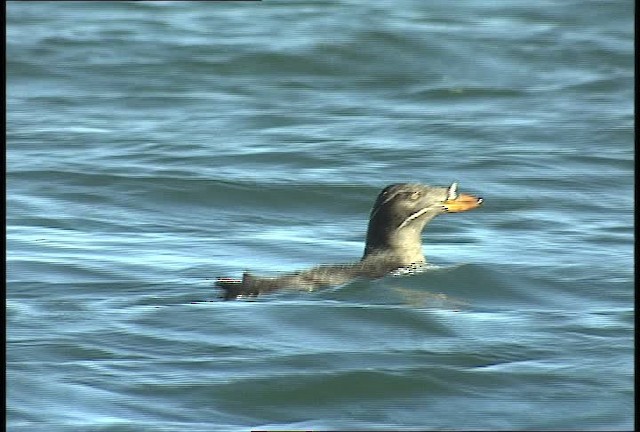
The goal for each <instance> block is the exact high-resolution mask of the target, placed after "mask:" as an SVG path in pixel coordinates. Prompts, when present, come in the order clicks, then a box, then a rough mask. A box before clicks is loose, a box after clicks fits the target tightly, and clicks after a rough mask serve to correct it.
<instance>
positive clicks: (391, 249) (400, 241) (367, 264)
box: [216, 183, 483, 300]
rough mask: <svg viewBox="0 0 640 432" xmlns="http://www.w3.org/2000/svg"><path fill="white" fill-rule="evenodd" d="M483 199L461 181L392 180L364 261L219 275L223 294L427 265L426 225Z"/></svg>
mask: <svg viewBox="0 0 640 432" xmlns="http://www.w3.org/2000/svg"><path fill="white" fill-rule="evenodd" d="M482 201H483V199H482V198H478V197H475V196H472V195H468V194H464V193H458V184H457V183H453V184H452V185H451V186H449V187H448V188H447V187H434V186H427V185H423V184H417V183H402V184H392V185H389V186H387V187H386V188H384V189H383V190H382V192H380V194H379V195H378V198H377V199H376V202H375V204H374V205H373V209H372V210H371V215H370V217H369V228H368V230H367V243H366V245H365V248H364V255H363V256H362V258H361V259H360V261H358V262H356V263H353V264H342V265H321V266H317V267H313V268H311V269H309V270H303V271H298V272H294V273H289V274H285V275H282V276H278V277H256V276H253V275H251V274H249V273H247V272H245V273H244V275H243V277H242V279H234V278H218V279H217V282H216V284H217V286H218V287H219V288H221V289H223V290H224V294H223V296H222V297H223V298H224V299H225V300H231V299H235V298H238V297H244V296H257V295H258V294H261V293H267V292H271V291H274V290H277V289H280V288H297V289H302V290H306V291H312V290H314V289H316V288H321V287H327V286H335V285H340V284H343V283H346V282H348V281H350V280H352V279H355V278H359V277H365V278H379V277H382V276H384V275H386V274H388V273H390V272H392V271H395V270H399V269H404V268H409V269H411V268H417V267H420V266H422V265H424V264H425V262H426V261H425V258H424V255H423V253H422V239H421V234H422V230H423V229H424V227H425V225H426V224H427V223H429V221H431V219H433V218H434V217H436V216H437V215H439V214H441V213H457V212H463V211H467V210H472V209H475V208H477V207H479V206H480V205H481V204H482Z"/></svg>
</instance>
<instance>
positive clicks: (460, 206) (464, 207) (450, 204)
mask: <svg viewBox="0 0 640 432" xmlns="http://www.w3.org/2000/svg"><path fill="white" fill-rule="evenodd" d="M483 201H484V200H483V199H482V198H478V197H474V196H473V195H469V194H464V193H461V194H458V197H457V198H456V199H452V200H447V201H445V202H444V204H443V205H444V208H445V210H446V211H448V212H450V213H458V212H464V211H468V210H473V209H475V208H478V207H480V206H481V205H482V202H483Z"/></svg>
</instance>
